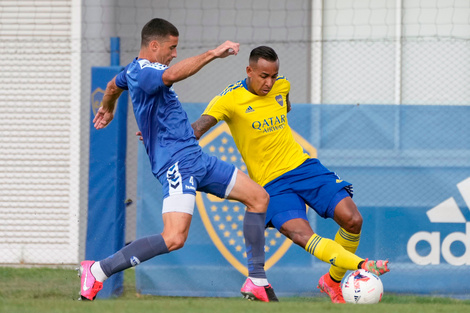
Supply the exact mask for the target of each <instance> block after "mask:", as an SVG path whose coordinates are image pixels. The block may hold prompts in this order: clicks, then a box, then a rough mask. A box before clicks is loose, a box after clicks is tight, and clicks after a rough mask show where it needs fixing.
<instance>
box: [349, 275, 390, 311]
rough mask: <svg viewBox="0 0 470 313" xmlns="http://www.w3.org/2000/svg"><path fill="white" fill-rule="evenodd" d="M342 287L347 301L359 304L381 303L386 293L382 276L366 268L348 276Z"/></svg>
mask: <svg viewBox="0 0 470 313" xmlns="http://www.w3.org/2000/svg"><path fill="white" fill-rule="evenodd" d="M341 289H342V291H343V297H344V300H345V301H346V302H347V303H357V304H373V303H379V302H380V300H382V295H383V293H384V287H383V285H382V281H381V280H380V278H379V277H378V276H376V275H374V274H372V273H371V272H368V271H365V270H357V271H354V272H352V273H350V274H349V275H348V276H346V278H345V279H344V280H343V282H342V284H341Z"/></svg>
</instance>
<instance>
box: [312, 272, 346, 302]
mask: <svg viewBox="0 0 470 313" xmlns="http://www.w3.org/2000/svg"><path fill="white" fill-rule="evenodd" d="M317 288H318V289H320V290H321V292H324V293H326V294H327V295H329V296H330V298H331V302H333V303H346V301H344V298H343V292H342V291H341V283H340V282H336V281H334V280H333V279H332V278H331V276H330V273H326V274H325V275H323V276H322V277H320V280H319V281H318V287H317Z"/></svg>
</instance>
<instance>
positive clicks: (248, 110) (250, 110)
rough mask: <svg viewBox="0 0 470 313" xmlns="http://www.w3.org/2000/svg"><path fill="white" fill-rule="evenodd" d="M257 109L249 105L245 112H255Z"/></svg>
mask: <svg viewBox="0 0 470 313" xmlns="http://www.w3.org/2000/svg"><path fill="white" fill-rule="evenodd" d="M254 111H255V110H253V108H252V107H251V106H248V108H247V109H246V111H245V113H251V112H254Z"/></svg>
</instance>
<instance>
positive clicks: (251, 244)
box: [243, 211, 266, 278]
mask: <svg viewBox="0 0 470 313" xmlns="http://www.w3.org/2000/svg"><path fill="white" fill-rule="evenodd" d="M265 219H266V213H252V212H248V211H247V212H245V218H244V220H243V234H244V235H245V245H246V257H247V259H248V276H250V277H255V278H266V272H265V271H264V223H265Z"/></svg>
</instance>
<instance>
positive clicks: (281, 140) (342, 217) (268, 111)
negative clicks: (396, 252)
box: [192, 46, 389, 303]
mask: <svg viewBox="0 0 470 313" xmlns="http://www.w3.org/2000/svg"><path fill="white" fill-rule="evenodd" d="M278 72H279V59H278V56H277V54H276V52H275V51H274V50H273V49H272V48H270V47H266V46H261V47H257V48H255V49H253V50H252V51H251V53H250V58H249V65H248V66H247V68H246V73H247V77H246V78H245V79H244V80H241V81H238V82H237V83H235V84H233V85H230V86H228V87H227V88H226V89H225V90H224V91H222V93H220V94H219V95H217V96H216V97H215V98H214V99H212V101H211V102H210V103H209V105H208V106H207V108H206V109H205V111H204V113H203V114H202V115H201V117H200V118H199V119H198V120H197V121H196V122H194V123H193V124H192V127H193V129H194V133H195V135H196V138H198V139H199V138H200V137H201V136H202V135H203V134H204V133H205V132H207V131H208V130H209V129H210V128H211V127H213V126H214V125H216V124H217V123H218V122H219V121H222V120H224V121H226V122H227V124H228V126H229V128H230V131H231V133H232V136H233V138H234V140H235V143H236V145H237V147H238V150H239V151H240V154H241V155H242V157H243V160H244V161H245V163H246V165H247V168H248V173H249V175H250V177H251V178H252V179H253V180H254V181H255V182H257V183H258V184H260V185H261V186H263V187H264V188H265V189H266V191H267V192H268V193H269V195H270V201H269V206H268V211H267V214H266V227H275V228H277V229H278V230H279V231H280V232H281V233H282V234H283V235H285V236H286V237H288V238H290V239H291V240H292V241H293V242H294V243H296V244H297V245H299V246H301V247H302V248H304V249H305V250H306V251H307V252H309V253H311V254H313V255H314V256H315V257H317V258H318V259H320V260H322V261H324V262H327V263H330V264H331V266H330V270H329V272H328V273H326V274H325V275H323V276H322V277H321V278H320V280H319V282H318V288H319V289H320V290H321V291H322V292H326V293H327V294H328V295H329V296H330V298H331V300H332V302H334V303H344V299H343V295H342V292H341V287H340V282H341V279H342V278H343V277H344V275H345V273H346V271H347V270H356V269H360V268H362V269H365V270H368V271H370V272H372V273H374V274H376V275H381V274H384V273H386V272H388V271H389V269H388V261H382V260H378V261H373V260H368V259H365V260H364V259H362V258H360V257H358V256H356V255H355V254H354V253H355V252H356V249H357V247H358V245H359V239H360V234H361V227H362V216H361V214H360V213H359V211H358V209H357V207H356V205H355V203H354V202H353V200H352V195H353V192H352V185H351V184H350V183H348V182H346V181H343V180H341V179H340V178H339V177H338V176H337V175H336V174H335V173H333V172H331V171H329V170H328V169H327V168H326V167H324V166H323V165H322V164H321V163H320V161H319V160H318V159H316V158H310V157H309V156H308V155H307V154H306V153H304V152H303V149H302V147H301V146H300V144H298V143H297V142H296V141H295V139H294V136H293V134H292V131H291V128H290V127H289V124H288V119H287V113H288V112H289V111H290V109H291V104H290V101H289V90H290V83H289V81H288V80H287V79H286V78H285V77H283V76H279V75H278ZM306 204H307V205H308V206H310V207H311V208H313V209H314V210H315V211H316V212H317V214H318V215H320V216H321V217H323V218H332V219H334V220H335V221H336V223H337V224H338V225H339V226H340V228H339V230H338V232H337V234H336V236H335V240H331V239H328V238H323V237H321V236H319V235H318V234H316V233H314V231H313V230H312V228H311V227H310V224H309V222H308V219H307V214H306V209H305V205H306ZM241 291H242V293H244V289H243V287H242V290H241Z"/></svg>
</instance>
